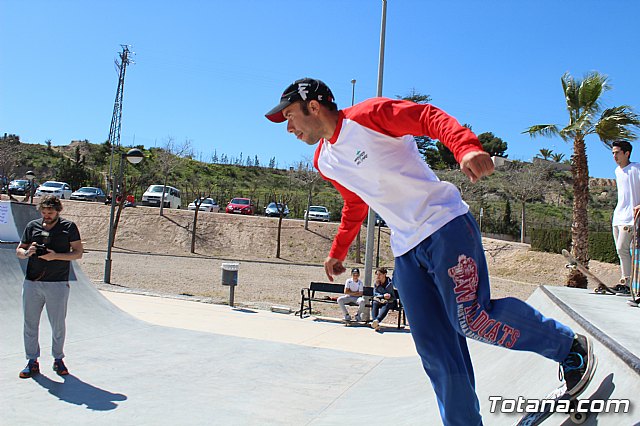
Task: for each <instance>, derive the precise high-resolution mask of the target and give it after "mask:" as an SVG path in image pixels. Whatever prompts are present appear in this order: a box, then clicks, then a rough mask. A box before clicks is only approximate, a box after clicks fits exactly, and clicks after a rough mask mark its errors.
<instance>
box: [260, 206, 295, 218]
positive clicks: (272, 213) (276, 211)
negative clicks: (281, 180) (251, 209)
mask: <svg viewBox="0 0 640 426" xmlns="http://www.w3.org/2000/svg"><path fill="white" fill-rule="evenodd" d="M280 210H282V216H283V217H287V215H288V214H289V207H287V205H286V204H285V205H284V208H283V207H282V203H269V205H268V206H267V207H265V208H264V215H265V216H269V217H279V216H280Z"/></svg>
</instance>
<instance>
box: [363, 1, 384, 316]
mask: <svg viewBox="0 0 640 426" xmlns="http://www.w3.org/2000/svg"><path fill="white" fill-rule="evenodd" d="M386 26H387V0H382V22H381V24H380V54H379V59H378V93H377V96H382V77H383V70H384V42H385V32H386ZM375 226H376V212H374V211H373V209H372V208H369V217H368V218H367V246H366V249H365V253H364V285H365V286H367V287H371V283H372V276H373V268H372V264H373V244H374V240H375V237H374V235H375V234H374V233H375V229H374V228H375ZM364 316H365V320H369V311H365V315H364Z"/></svg>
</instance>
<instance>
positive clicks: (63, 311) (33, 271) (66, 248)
mask: <svg viewBox="0 0 640 426" xmlns="http://www.w3.org/2000/svg"><path fill="white" fill-rule="evenodd" d="M38 211H39V212H40V215H41V216H42V218H40V219H35V220H32V221H31V222H29V223H28V224H27V226H26V228H25V230H24V233H23V234H22V239H21V242H20V244H19V245H18V247H17V248H16V255H17V256H18V258H20V259H28V262H27V272H26V277H25V280H24V283H23V285H22V309H23V313H24V329H23V335H24V349H25V354H26V358H27V360H28V363H27V366H26V367H25V368H24V369H23V370H22V371H21V372H20V374H19V376H20V378H22V379H27V378H29V377H32V376H33V375H34V374H37V373H39V372H40V365H39V363H38V357H39V356H40V344H39V342H38V334H39V328H40V316H41V314H42V309H43V308H44V307H45V306H46V307H47V316H48V317H49V323H50V324H51V339H52V345H51V354H52V355H53V358H54V361H53V370H54V371H55V372H56V373H58V374H59V375H61V376H64V375H67V374H69V370H68V369H67V367H66V365H65V363H64V361H63V358H64V341H65V336H66V321H65V320H66V316H67V302H68V300H69V272H70V268H71V261H72V260H76V259H80V258H81V257H82V253H83V247H82V241H81V240H80V232H79V231H78V227H77V226H76V224H75V223H73V222H71V221H70V220H66V219H63V218H62V217H60V212H61V211H62V203H61V202H60V200H59V199H58V197H56V196H53V195H45V196H43V197H42V198H41V199H40V202H39V203H38Z"/></svg>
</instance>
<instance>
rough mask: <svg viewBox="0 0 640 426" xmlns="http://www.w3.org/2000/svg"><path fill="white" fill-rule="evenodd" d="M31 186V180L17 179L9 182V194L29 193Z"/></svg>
mask: <svg viewBox="0 0 640 426" xmlns="http://www.w3.org/2000/svg"><path fill="white" fill-rule="evenodd" d="M30 188H31V182H29V181H28V180H27V179H16V180H12V181H11V182H9V189H8V190H9V194H11V195H27V194H29V190H30Z"/></svg>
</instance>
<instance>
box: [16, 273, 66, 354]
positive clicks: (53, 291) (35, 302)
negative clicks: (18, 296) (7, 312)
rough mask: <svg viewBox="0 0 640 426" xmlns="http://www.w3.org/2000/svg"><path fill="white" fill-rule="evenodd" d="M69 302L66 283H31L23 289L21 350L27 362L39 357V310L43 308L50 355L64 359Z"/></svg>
mask: <svg viewBox="0 0 640 426" xmlns="http://www.w3.org/2000/svg"><path fill="white" fill-rule="evenodd" d="M68 301H69V282H68V281H30V280H24V284H23V285H22V311H23V313H24V331H23V334H24V350H25V354H26V356H27V359H36V358H38V357H39V356H40V344H39V342H38V329H39V326H40V317H41V316H42V308H44V306H45V305H46V307H47V316H48V317H49V323H50V324H51V337H52V338H51V340H52V342H51V355H53V357H54V358H55V359H62V358H64V352H63V348H64V338H65V335H66V331H67V329H66V325H65V319H66V317H67V302H68Z"/></svg>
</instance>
